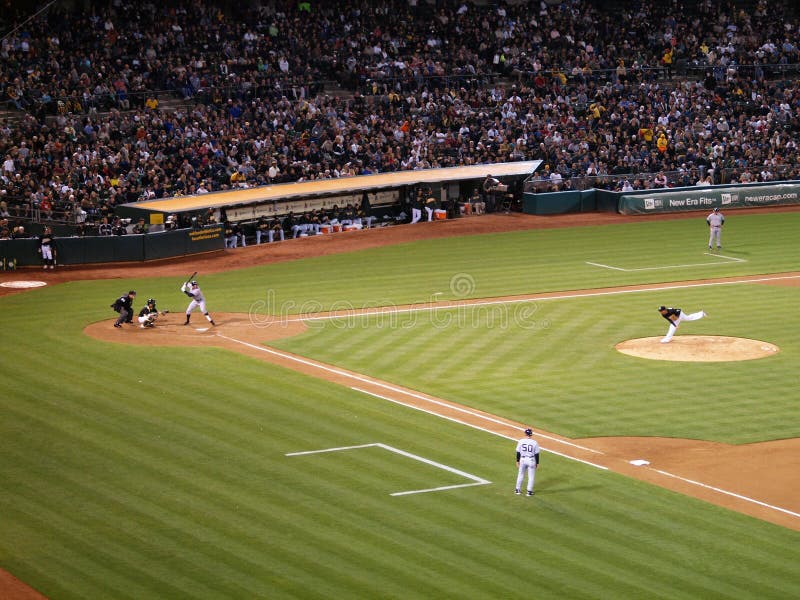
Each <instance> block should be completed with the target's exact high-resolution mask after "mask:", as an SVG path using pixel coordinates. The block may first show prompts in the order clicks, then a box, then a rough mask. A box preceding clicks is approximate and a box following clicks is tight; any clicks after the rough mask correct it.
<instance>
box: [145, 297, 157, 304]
mask: <svg viewBox="0 0 800 600" xmlns="http://www.w3.org/2000/svg"><path fill="white" fill-rule="evenodd" d="M147 303H148V304H155V303H156V299H155V298H148V299H147Z"/></svg>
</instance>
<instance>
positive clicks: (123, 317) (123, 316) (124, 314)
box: [114, 308, 133, 325]
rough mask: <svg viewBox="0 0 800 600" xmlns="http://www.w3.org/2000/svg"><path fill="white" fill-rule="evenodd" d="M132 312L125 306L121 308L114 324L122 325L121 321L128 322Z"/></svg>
mask: <svg viewBox="0 0 800 600" xmlns="http://www.w3.org/2000/svg"><path fill="white" fill-rule="evenodd" d="M132 316H133V313H132V312H131V311H129V310H128V309H126V308H123V309H122V310H120V311H119V316H118V317H117V320H116V322H115V323H114V325H122V324H123V323H127V322H130V320H131V317H132Z"/></svg>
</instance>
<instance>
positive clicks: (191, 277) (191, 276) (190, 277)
mask: <svg viewBox="0 0 800 600" xmlns="http://www.w3.org/2000/svg"><path fill="white" fill-rule="evenodd" d="M195 275H197V271H195V272H194V273H192V274H191V275H189V279H187V280H186V283H189V282H190V281H191V280H192V279H194V276H195Z"/></svg>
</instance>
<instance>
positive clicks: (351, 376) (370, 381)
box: [217, 333, 603, 454]
mask: <svg viewBox="0 0 800 600" xmlns="http://www.w3.org/2000/svg"><path fill="white" fill-rule="evenodd" d="M217 336H219V337H221V338H223V339H226V340H230V341H231V342H236V343H237V344H242V345H243V346H247V347H248V348H253V349H255V350H259V351H261V352H266V353H267V354H272V355H274V356H279V357H280V358H283V359H286V360H291V361H294V362H297V363H300V364H302V365H306V366H308V367H313V368H315V369H320V370H322V371H327V372H329V373H334V374H335V375H339V376H340V377H346V378H348V379H354V380H356V381H360V382H362V383H367V384H370V385H375V386H377V387H381V388H383V389H386V390H389V391H392V392H395V393H398V394H405V395H406V396H411V397H412V398H417V399H419V400H424V401H425V402H430V403H431V404H436V405H439V406H444V407H447V408H450V409H452V410H455V411H458V412H462V413H465V414H468V415H470V416H473V417H477V418H480V419H483V420H485V421H489V422H493V423H497V424H499V425H504V426H506V427H515V425H513V424H511V423H509V422H508V421H502V420H500V419H496V418H494V417H490V416H487V415H482V414H480V413H478V412H474V411H471V410H469V409H468V408H464V407H462V406H454V405H452V404H448V403H446V402H442V401H441V400H435V399H433V398H429V397H427V396H423V395H421V394H416V393H414V392H409V391H406V390H403V389H401V388H398V387H395V386H393V385H389V384H387V383H383V382H380V381H376V380H374V379H368V378H366V377H362V376H360V375H355V374H353V373H348V372H347V371H342V370H341V369H337V368H335V367H329V366H327V365H324V364H322V363H319V362H317V361H314V360H309V359H305V358H301V357H299V356H294V355H292V354H288V353H286V352H281V351H280V350H275V349H274V348H269V347H267V346H257V345H256V344H251V343H250V342H245V341H244V340H237V339H236V338H232V337H229V336H227V335H223V334H221V333H217ZM359 391H363V390H359ZM366 393H369V392H366ZM377 397H378V398H381V399H383V400H388V398H384V397H383V396H377ZM397 403H398V404H403V406H408V404H405V403H404V402H400V401H398V402H397ZM431 414H435V413H431ZM459 422H460V421H459ZM539 437H543V438H546V439H549V440H552V441H554V442H557V443H559V444H564V445H565V446H573V447H574V448H578V449H580V450H585V451H586V452H592V453H594V454H603V452H601V451H599V450H594V449H592V448H587V447H585V446H580V445H578V444H574V443H572V442H567V441H565V440H560V439H558V438H555V437H552V436H549V435H546V434H540V435H539Z"/></svg>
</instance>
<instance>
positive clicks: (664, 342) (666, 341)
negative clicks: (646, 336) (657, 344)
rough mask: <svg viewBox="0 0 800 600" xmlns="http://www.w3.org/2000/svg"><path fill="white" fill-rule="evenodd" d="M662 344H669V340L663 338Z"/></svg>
mask: <svg viewBox="0 0 800 600" xmlns="http://www.w3.org/2000/svg"><path fill="white" fill-rule="evenodd" d="M661 343H662V344H669V340H661Z"/></svg>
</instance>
